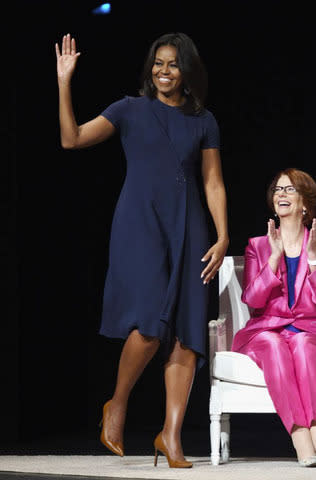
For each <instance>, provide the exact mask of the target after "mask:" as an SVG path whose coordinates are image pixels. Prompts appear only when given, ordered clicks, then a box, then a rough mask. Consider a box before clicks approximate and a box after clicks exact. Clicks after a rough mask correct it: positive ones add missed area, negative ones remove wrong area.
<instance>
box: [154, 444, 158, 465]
mask: <svg viewBox="0 0 316 480" xmlns="http://www.w3.org/2000/svg"><path fill="white" fill-rule="evenodd" d="M157 463H158V450H157V448H155V460H154V467H157Z"/></svg>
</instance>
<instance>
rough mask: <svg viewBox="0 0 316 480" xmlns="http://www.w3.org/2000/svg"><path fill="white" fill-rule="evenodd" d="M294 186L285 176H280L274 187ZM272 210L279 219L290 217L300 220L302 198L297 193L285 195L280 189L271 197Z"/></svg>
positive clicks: (302, 206) (302, 207) (302, 205)
mask: <svg viewBox="0 0 316 480" xmlns="http://www.w3.org/2000/svg"><path fill="white" fill-rule="evenodd" d="M286 186H294V185H293V183H292V182H291V180H290V178H289V177H288V176H287V175H281V177H280V178H279V180H278V181H277V183H276V187H286ZM273 206H274V210H275V212H276V213H277V215H278V216H279V218H280V219H282V218H285V217H292V218H298V219H302V217H303V215H302V214H303V209H304V208H305V207H304V204H303V197H302V195H300V194H299V193H298V192H297V191H295V192H293V193H287V192H285V191H284V189H282V190H281V191H279V192H276V193H274V195H273Z"/></svg>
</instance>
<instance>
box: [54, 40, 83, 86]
mask: <svg viewBox="0 0 316 480" xmlns="http://www.w3.org/2000/svg"><path fill="white" fill-rule="evenodd" d="M55 48H56V57H57V76H58V81H59V82H62V83H67V82H70V80H71V77H72V75H73V73H74V71H75V67H76V63H77V60H78V57H79V55H80V52H77V51H76V41H75V39H74V38H71V35H70V33H68V34H67V35H64V36H63V40H62V47H61V53H60V49H59V45H58V43H56V44H55Z"/></svg>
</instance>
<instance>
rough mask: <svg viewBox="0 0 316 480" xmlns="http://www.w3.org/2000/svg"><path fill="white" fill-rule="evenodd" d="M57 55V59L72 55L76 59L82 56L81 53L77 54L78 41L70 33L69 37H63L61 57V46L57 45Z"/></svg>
mask: <svg viewBox="0 0 316 480" xmlns="http://www.w3.org/2000/svg"><path fill="white" fill-rule="evenodd" d="M56 55H57V58H59V57H60V56H61V55H72V56H76V57H77V56H79V55H80V53H79V52H78V53H77V47H76V40H75V39H74V38H71V35H70V33H67V35H64V36H63V40H62V46H61V55H60V50H59V46H58V44H57V43H56Z"/></svg>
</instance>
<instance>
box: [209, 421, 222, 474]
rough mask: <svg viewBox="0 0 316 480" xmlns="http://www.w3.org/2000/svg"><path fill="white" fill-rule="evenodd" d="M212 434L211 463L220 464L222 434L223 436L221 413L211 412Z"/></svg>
mask: <svg viewBox="0 0 316 480" xmlns="http://www.w3.org/2000/svg"><path fill="white" fill-rule="evenodd" d="M210 434H211V435H210V436H211V464H212V465H219V460H220V455H219V447H220V436H221V415H220V414H211V425H210Z"/></svg>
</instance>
